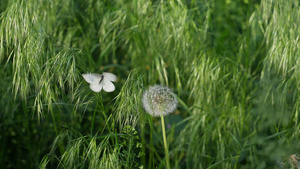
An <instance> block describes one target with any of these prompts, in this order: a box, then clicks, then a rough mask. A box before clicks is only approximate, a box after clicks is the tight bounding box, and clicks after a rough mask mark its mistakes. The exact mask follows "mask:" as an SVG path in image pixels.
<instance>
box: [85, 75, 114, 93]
mask: <svg viewBox="0 0 300 169" xmlns="http://www.w3.org/2000/svg"><path fill="white" fill-rule="evenodd" d="M82 76H83V78H84V79H85V81H87V82H88V83H89V84H90V88H91V90H93V91H94V92H100V91H101V90H102V88H103V90H104V91H106V92H113V91H114V90H115V89H116V88H115V85H114V84H113V83H112V82H115V81H117V76H116V75H114V74H112V73H107V72H103V73H102V74H97V73H87V74H82Z"/></svg>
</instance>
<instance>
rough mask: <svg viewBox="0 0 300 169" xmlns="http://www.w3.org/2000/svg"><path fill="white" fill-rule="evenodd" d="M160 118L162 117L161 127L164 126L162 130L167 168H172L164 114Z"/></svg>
mask: <svg viewBox="0 0 300 169" xmlns="http://www.w3.org/2000/svg"><path fill="white" fill-rule="evenodd" d="M160 118H161V127H162V132H163V139H164V147H165V156H166V163H167V167H166V168H167V169H170V159H169V151H168V145H167V138H166V129H165V121H164V116H163V115H160Z"/></svg>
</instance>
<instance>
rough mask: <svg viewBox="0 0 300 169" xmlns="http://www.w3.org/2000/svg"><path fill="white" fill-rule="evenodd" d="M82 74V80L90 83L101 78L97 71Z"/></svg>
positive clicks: (96, 81)
mask: <svg viewBox="0 0 300 169" xmlns="http://www.w3.org/2000/svg"><path fill="white" fill-rule="evenodd" d="M82 76H83V78H84V80H85V81H87V82H88V83H90V84H96V83H99V81H100V80H101V75H100V74H97V73H87V74H82Z"/></svg>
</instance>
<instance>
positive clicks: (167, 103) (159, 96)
mask: <svg viewBox="0 0 300 169" xmlns="http://www.w3.org/2000/svg"><path fill="white" fill-rule="evenodd" d="M142 102H143V106H144V109H145V111H146V112H147V113H148V114H150V115H152V116H155V117H156V116H160V115H163V116H166V115H168V114H170V113H172V112H173V111H175V110H176V107H177V103H178V101H177V99H176V95H175V94H174V93H173V91H172V90H171V89H169V88H168V87H164V86H160V85H154V86H152V87H150V88H149V89H148V90H146V91H145V93H144V95H143V99H142Z"/></svg>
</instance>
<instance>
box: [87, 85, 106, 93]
mask: <svg viewBox="0 0 300 169" xmlns="http://www.w3.org/2000/svg"><path fill="white" fill-rule="evenodd" d="M90 88H91V90H93V91H94V92H97V93H98V92H100V91H101V90H102V88H103V83H100V84H99V83H93V84H90Z"/></svg>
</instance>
